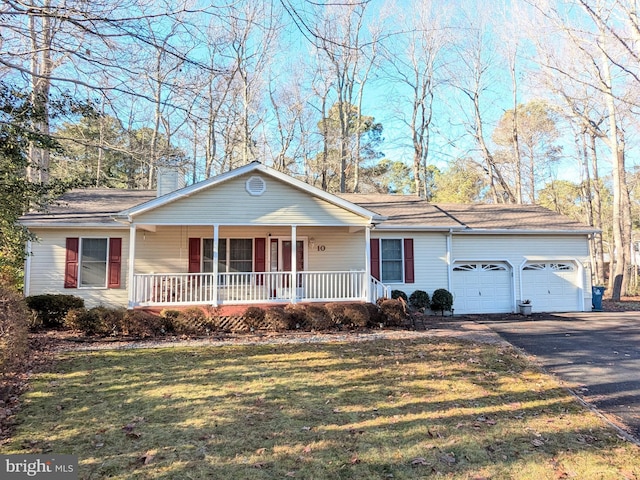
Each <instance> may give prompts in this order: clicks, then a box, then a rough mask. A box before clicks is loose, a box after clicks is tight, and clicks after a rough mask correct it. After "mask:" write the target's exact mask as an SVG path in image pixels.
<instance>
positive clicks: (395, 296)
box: [391, 290, 409, 302]
mask: <svg viewBox="0 0 640 480" xmlns="http://www.w3.org/2000/svg"><path fill="white" fill-rule="evenodd" d="M391 298H392V299H394V300H397V299H398V298H402V299H404V301H405V302H407V301H409V299H408V298H407V294H406V293H404V292H403V291H402V290H391Z"/></svg>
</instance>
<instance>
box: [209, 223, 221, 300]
mask: <svg viewBox="0 0 640 480" xmlns="http://www.w3.org/2000/svg"><path fill="white" fill-rule="evenodd" d="M219 236H220V225H218V224H217V223H216V224H214V225H213V266H212V267H213V268H212V269H211V270H212V275H213V281H212V282H211V288H212V289H213V306H214V307H217V306H218V294H219V292H218V238H219Z"/></svg>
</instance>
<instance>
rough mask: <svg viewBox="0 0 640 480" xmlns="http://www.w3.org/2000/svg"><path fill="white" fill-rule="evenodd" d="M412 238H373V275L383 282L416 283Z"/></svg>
mask: <svg viewBox="0 0 640 480" xmlns="http://www.w3.org/2000/svg"><path fill="white" fill-rule="evenodd" d="M413 253H414V252H413V239H412V238H372V239H371V275H373V277H374V278H377V279H378V280H380V281H381V282H383V283H414V282H415V275H414V255H413Z"/></svg>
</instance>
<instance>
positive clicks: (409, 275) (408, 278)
mask: <svg viewBox="0 0 640 480" xmlns="http://www.w3.org/2000/svg"><path fill="white" fill-rule="evenodd" d="M414 282H415V279H414V276H413V238H405V239H404V283H414Z"/></svg>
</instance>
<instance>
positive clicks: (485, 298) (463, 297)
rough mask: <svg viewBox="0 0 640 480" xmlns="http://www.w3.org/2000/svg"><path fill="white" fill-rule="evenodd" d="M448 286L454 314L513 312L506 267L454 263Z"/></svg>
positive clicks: (496, 264)
mask: <svg viewBox="0 0 640 480" xmlns="http://www.w3.org/2000/svg"><path fill="white" fill-rule="evenodd" d="M451 284H452V289H453V292H452V293H453V298H454V302H453V308H454V310H455V313H456V314H457V313H504V312H512V311H513V300H512V293H511V292H512V290H513V289H512V282H511V268H510V267H509V265H507V264H506V263H497V262H496V263H489V262H478V263H471V262H465V263H455V264H454V266H453V273H452V278H451Z"/></svg>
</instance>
